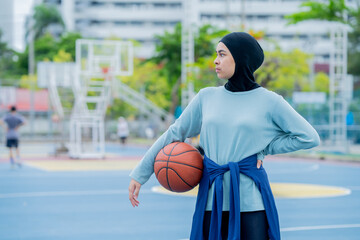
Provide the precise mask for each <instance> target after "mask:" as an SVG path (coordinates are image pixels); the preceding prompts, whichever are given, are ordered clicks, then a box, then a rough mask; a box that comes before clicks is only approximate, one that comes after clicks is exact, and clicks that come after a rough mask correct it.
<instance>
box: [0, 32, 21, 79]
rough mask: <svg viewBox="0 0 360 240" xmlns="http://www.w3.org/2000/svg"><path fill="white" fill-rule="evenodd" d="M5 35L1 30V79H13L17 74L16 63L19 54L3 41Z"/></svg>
mask: <svg viewBox="0 0 360 240" xmlns="http://www.w3.org/2000/svg"><path fill="white" fill-rule="evenodd" d="M2 37H3V33H2V31H1V30H0V79H4V78H8V77H10V78H12V76H13V75H14V73H17V69H16V61H17V58H18V55H17V53H16V52H15V51H14V50H12V49H10V48H9V47H8V45H7V43H6V42H5V41H3V40H2Z"/></svg>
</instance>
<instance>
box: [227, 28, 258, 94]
mask: <svg viewBox="0 0 360 240" xmlns="http://www.w3.org/2000/svg"><path fill="white" fill-rule="evenodd" d="M220 42H222V43H224V44H225V46H226V47H227V48H228V49H229V50H230V52H231V55H232V56H233V58H234V60H235V72H234V75H233V76H232V77H231V78H229V80H228V82H227V83H226V84H225V88H226V89H227V90H229V91H231V92H244V91H249V90H252V89H255V88H258V87H260V85H259V84H257V83H256V82H255V78H254V72H255V71H256V69H258V68H259V67H260V66H261V64H262V63H263V61H264V52H263V50H262V48H261V46H260V45H259V43H258V42H257V41H256V39H255V38H254V37H252V36H251V35H250V34H247V33H245V32H233V33H229V34H227V35H226V36H225V37H223V38H222V39H221V40H220Z"/></svg>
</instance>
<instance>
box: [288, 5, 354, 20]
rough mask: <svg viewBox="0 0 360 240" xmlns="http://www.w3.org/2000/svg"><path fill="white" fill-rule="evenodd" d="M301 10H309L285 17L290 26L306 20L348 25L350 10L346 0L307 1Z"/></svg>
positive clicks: (301, 6)
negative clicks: (347, 16)
mask: <svg viewBox="0 0 360 240" xmlns="http://www.w3.org/2000/svg"><path fill="white" fill-rule="evenodd" d="M300 8H305V9H307V10H305V11H300V12H297V13H294V14H290V15H287V16H285V18H286V19H288V21H289V22H288V24H296V23H298V22H302V21H305V20H313V19H318V20H325V21H334V22H341V23H345V24H347V19H346V15H348V14H349V11H350V8H348V7H347V6H346V4H345V0H328V3H325V2H316V1H306V2H303V3H302V4H301V5H300Z"/></svg>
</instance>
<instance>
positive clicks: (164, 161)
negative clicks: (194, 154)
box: [156, 159, 202, 171]
mask: <svg viewBox="0 0 360 240" xmlns="http://www.w3.org/2000/svg"><path fill="white" fill-rule="evenodd" d="M156 161H157V162H167V163H169V162H172V163H176V164H181V165H185V166H188V167H192V168H195V169H198V170H200V171H202V169H201V168H198V167H195V166H192V165H189V164H186V163H180V162H175V161H168V160H159V159H157V160H156ZM168 165H169V164H167V166H168Z"/></svg>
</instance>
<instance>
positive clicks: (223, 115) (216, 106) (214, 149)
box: [130, 86, 320, 212]
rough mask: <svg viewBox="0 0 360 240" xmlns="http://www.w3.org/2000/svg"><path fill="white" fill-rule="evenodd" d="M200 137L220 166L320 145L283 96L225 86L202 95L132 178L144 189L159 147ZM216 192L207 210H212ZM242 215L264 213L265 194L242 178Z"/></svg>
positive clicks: (226, 200)
mask: <svg viewBox="0 0 360 240" xmlns="http://www.w3.org/2000/svg"><path fill="white" fill-rule="evenodd" d="M198 134H200V146H201V147H202V148H203V149H204V152H205V155H206V156H207V157H208V158H210V159H211V160H213V161H214V162H216V163H217V164H219V165H223V164H226V163H228V162H231V161H232V162H237V161H240V160H241V159H243V158H246V157H248V156H251V155H253V154H258V158H259V159H263V158H264V156H265V155H267V154H272V155H273V154H279V153H287V152H293V151H296V150H300V149H308V148H312V147H315V146H317V145H319V143H320V138H319V135H318V134H317V132H316V131H315V129H314V128H313V127H312V126H311V125H310V124H309V123H308V122H307V121H306V120H305V119H304V118H303V117H302V116H300V115H299V114H298V113H297V112H296V111H295V110H294V109H293V108H292V107H291V106H290V105H289V104H288V103H287V102H286V101H285V100H284V99H283V97H281V96H280V95H278V94H276V93H274V92H272V91H269V90H267V89H265V88H262V87H259V88H256V89H254V90H250V91H246V92H230V91H228V90H226V89H225V88H224V87H223V86H221V87H208V88H204V89H202V90H200V92H199V93H198V94H197V95H196V96H195V97H194V98H193V100H192V101H191V102H190V104H189V105H188V106H187V108H186V109H185V110H184V112H183V113H182V114H181V116H180V117H179V118H178V119H177V120H176V121H175V123H174V124H172V125H171V126H170V127H169V129H168V130H167V131H166V132H165V133H164V134H162V135H161V136H160V138H159V139H158V140H157V141H156V142H155V143H154V144H153V145H152V146H151V148H150V149H149V150H148V151H147V153H146V154H145V156H144V157H143V159H142V160H141V162H140V163H139V164H138V165H137V166H136V168H135V169H134V170H133V171H132V172H131V174H130V176H131V177H132V178H133V179H135V180H136V181H138V182H139V183H141V184H144V183H145V182H146V181H147V180H148V179H149V178H150V176H151V175H152V173H153V172H154V159H155V157H156V155H157V153H158V152H159V151H160V149H161V148H163V147H164V146H166V145H167V144H169V143H171V142H174V141H184V140H185V139H186V138H189V137H194V136H197V135H198ZM223 184H224V194H223V196H224V204H223V210H224V211H227V210H229V194H228V193H229V187H230V179H229V172H227V173H225V174H224V182H223ZM212 195H213V187H211V189H210V190H209V196H208V202H207V207H206V209H207V210H211V207H212V199H213V196H212ZM240 209H241V211H242V212H246V211H258V210H264V205H263V202H262V199H261V194H260V192H259V190H258V188H257V187H256V185H255V183H254V182H253V181H252V179H250V178H249V177H247V176H245V175H243V174H240Z"/></svg>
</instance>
